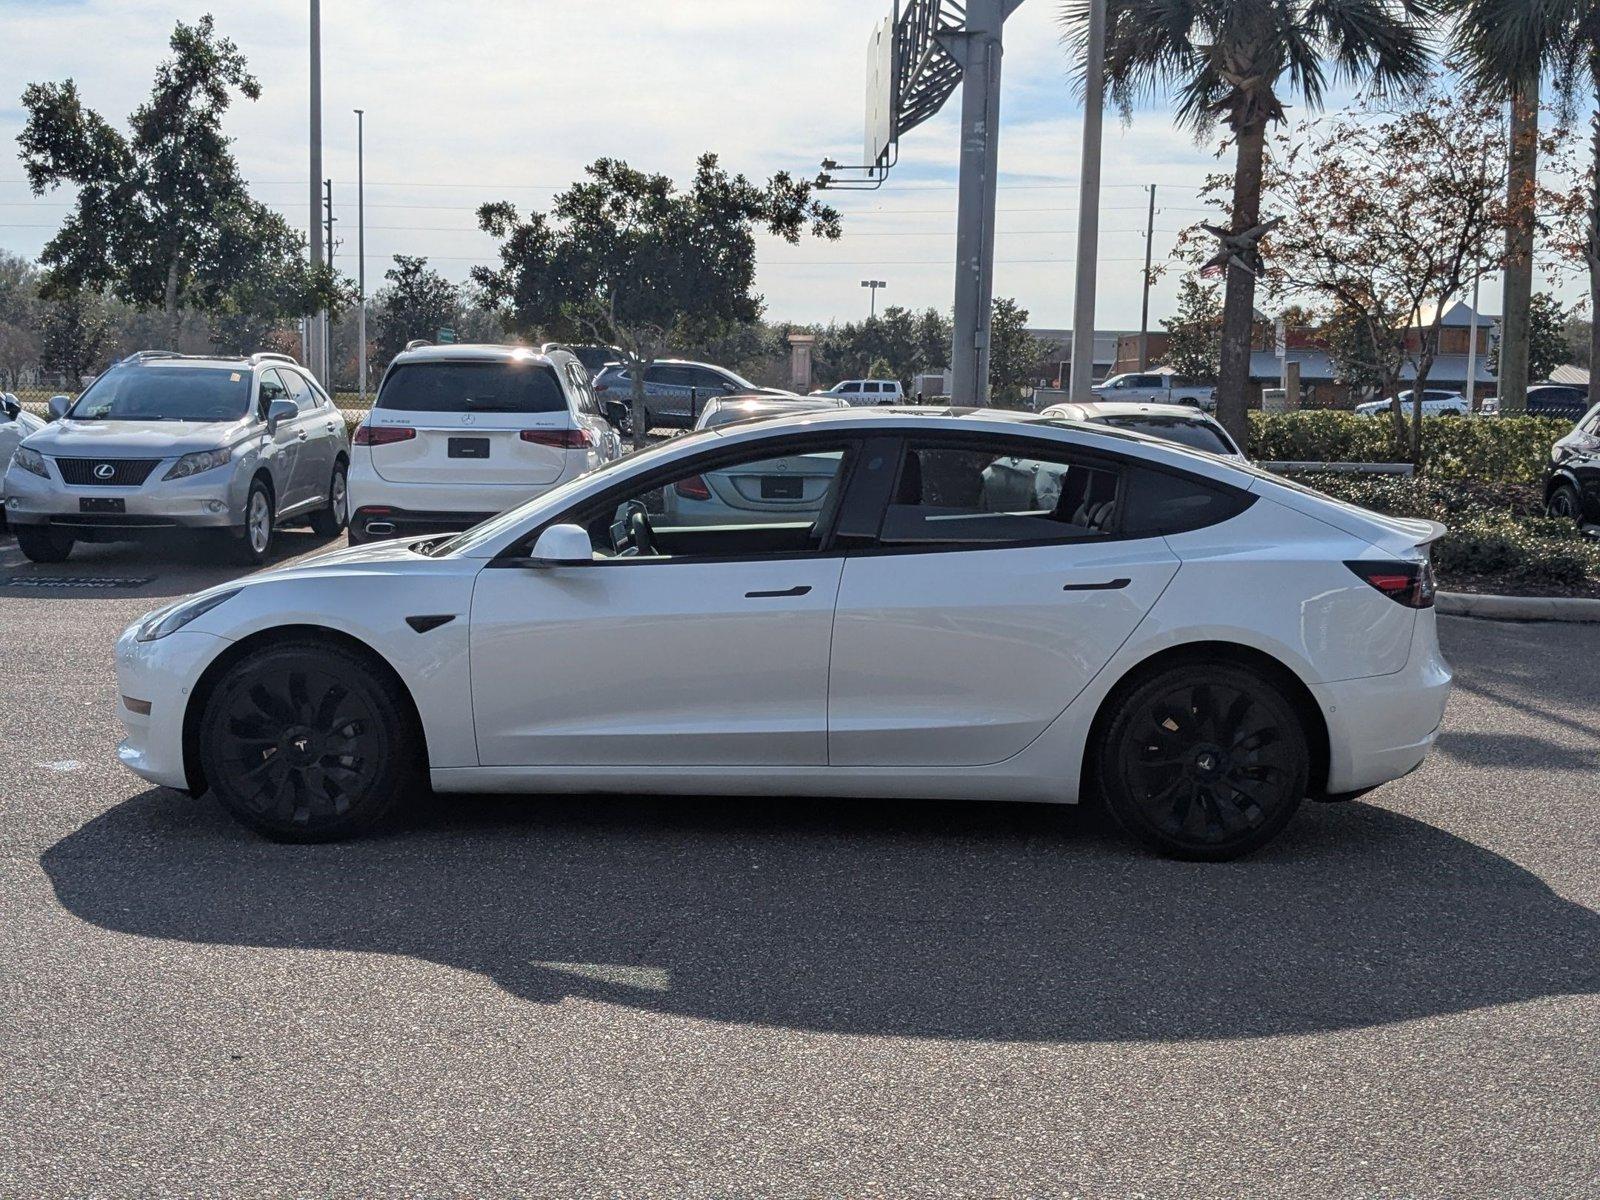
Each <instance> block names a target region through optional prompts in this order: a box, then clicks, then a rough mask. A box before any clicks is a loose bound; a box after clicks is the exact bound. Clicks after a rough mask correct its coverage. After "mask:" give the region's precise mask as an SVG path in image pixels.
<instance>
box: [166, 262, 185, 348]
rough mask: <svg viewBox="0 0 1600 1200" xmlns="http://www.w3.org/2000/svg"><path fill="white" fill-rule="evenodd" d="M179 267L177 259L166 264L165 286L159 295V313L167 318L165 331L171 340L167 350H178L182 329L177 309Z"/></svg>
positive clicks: (181, 315) (179, 313)
mask: <svg viewBox="0 0 1600 1200" xmlns="http://www.w3.org/2000/svg"><path fill="white" fill-rule="evenodd" d="M180 271H181V267H180V264H179V262H178V260H177V258H173V259H172V260H171V261H169V262H168V263H167V286H166V288H165V289H164V290H163V292H162V295H161V311H162V313H164V314H165V315H166V318H167V331H168V335H169V336H170V337H171V339H172V344H171V345H170V346H167V347H166V349H168V350H176V349H177V348H178V333H179V331H180V330H181V329H182V328H183V313H182V312H181V311H180V310H179V308H178V278H179V275H180Z"/></svg>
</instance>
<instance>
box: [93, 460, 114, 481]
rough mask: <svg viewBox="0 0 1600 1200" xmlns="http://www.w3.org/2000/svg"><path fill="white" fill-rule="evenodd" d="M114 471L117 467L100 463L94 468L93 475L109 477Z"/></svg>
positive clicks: (103, 477) (102, 477)
mask: <svg viewBox="0 0 1600 1200" xmlns="http://www.w3.org/2000/svg"><path fill="white" fill-rule="evenodd" d="M116 473H117V469H116V468H115V467H114V466H112V465H111V464H110V463H101V464H100V465H99V466H97V467H96V468H95V469H94V477H95V478H96V479H110V478H111V477H112V476H113V475H115V474H116Z"/></svg>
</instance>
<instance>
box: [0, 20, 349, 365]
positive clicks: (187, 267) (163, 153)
mask: <svg viewBox="0 0 1600 1200" xmlns="http://www.w3.org/2000/svg"><path fill="white" fill-rule="evenodd" d="M171 46H172V52H173V53H172V57H171V58H170V59H168V60H167V61H165V62H163V63H162V64H161V65H160V66H159V67H158V68H157V70H156V79H155V86H154V88H153V89H152V91H151V94H150V99H149V100H148V101H147V102H146V103H144V104H142V105H140V107H139V108H138V109H136V110H135V111H134V113H133V114H132V116H131V117H130V118H129V126H130V133H129V134H128V135H123V134H121V133H119V132H118V131H117V130H116V129H114V128H112V126H111V125H110V123H109V122H107V121H106V120H105V119H104V118H103V117H101V116H100V115H99V114H98V113H96V112H94V111H93V110H92V109H89V108H86V107H85V106H84V104H83V100H82V98H81V97H80V96H79V94H78V87H77V84H76V83H74V82H73V81H72V80H71V79H68V80H66V81H65V82H64V83H34V84H29V85H28V87H27V89H26V90H25V91H24V92H23V94H22V104H23V107H24V108H25V109H26V110H27V113H28V120H27V124H26V126H25V127H24V129H23V131H22V133H21V134H20V135H19V136H18V138H17V142H18V144H19V145H20V146H21V148H22V152H21V159H22V163H23V167H24V168H25V169H26V171H27V173H28V182H29V184H30V185H31V186H32V189H33V193H34V195H36V196H37V195H43V194H44V193H45V192H46V191H48V190H50V189H53V188H56V187H59V186H62V185H67V186H71V187H74V188H76V189H77V200H76V205H75V207H74V210H73V212H72V213H71V214H70V215H69V216H68V217H67V219H66V220H65V221H64V222H63V224H62V226H61V229H60V231H59V232H57V234H56V235H55V237H53V238H51V239H50V241H49V243H48V244H46V246H45V248H44V252H43V254H42V255H41V261H42V263H43V264H44V266H45V268H46V280H45V283H46V289H47V290H48V291H57V292H75V291H81V290H83V289H86V288H87V289H89V290H91V291H100V290H102V289H109V290H110V291H111V292H112V294H114V295H115V296H118V297H120V298H121V299H123V300H126V301H128V302H130V303H132V304H135V305H137V306H139V307H141V308H157V309H160V310H161V311H162V312H163V313H164V314H165V315H166V318H167V324H168V328H169V330H170V332H171V335H172V336H173V338H174V340H175V339H176V334H177V331H178V328H179V326H180V324H181V321H180V317H181V314H182V312H183V310H185V309H202V310H207V311H229V310H231V311H251V312H258V313H261V314H263V315H271V316H279V317H293V316H299V315H302V314H305V313H308V312H312V311H314V310H315V309H317V308H319V307H322V306H331V305H334V304H336V303H337V302H338V299H339V296H340V289H339V287H338V286H337V285H336V282H335V279H334V276H333V273H332V272H331V271H330V270H327V269H323V270H321V271H319V272H312V271H311V270H310V268H309V267H308V266H307V265H306V264H305V262H304V261H303V259H302V255H303V254H304V251H305V239H304V238H303V237H302V236H301V235H300V234H298V233H296V232H295V231H294V230H293V229H292V228H291V227H290V226H289V224H288V223H287V222H286V221H285V220H284V219H283V218H282V217H281V216H279V215H278V214H276V213H274V212H273V211H272V210H270V209H268V208H267V207H266V206H264V205H262V204H260V203H258V202H256V201H255V200H252V199H251V198H250V195H249V193H248V191H247V189H246V186H245V181H244V180H243V179H242V178H241V177H240V175H239V168H238V165H237V163H235V161H234V157H233V152H232V150H231V148H230V147H231V139H229V138H228V137H227V136H225V135H224V134H223V132H222V116H223V114H224V113H225V112H226V111H227V109H228V107H229V105H230V104H231V103H232V101H233V97H234V94H235V93H237V94H239V95H242V96H244V97H245V98H247V99H250V100H254V99H256V98H257V97H259V96H260V94H261V85H260V84H259V83H257V81H256V79H255V77H254V76H253V75H251V74H250V72H249V71H248V69H247V68H246V63H245V58H244V55H243V54H241V53H240V52H239V49H238V47H237V46H235V45H234V44H233V42H232V41H230V40H228V39H227V38H219V37H218V36H217V34H216V29H215V26H214V24H213V22H212V19H211V17H210V16H209V15H207V16H204V17H201V18H200V20H199V22H197V23H196V24H194V25H185V24H183V23H182V22H181V21H180V22H179V23H178V25H177V27H176V28H175V29H174V30H173V33H172V39H171Z"/></svg>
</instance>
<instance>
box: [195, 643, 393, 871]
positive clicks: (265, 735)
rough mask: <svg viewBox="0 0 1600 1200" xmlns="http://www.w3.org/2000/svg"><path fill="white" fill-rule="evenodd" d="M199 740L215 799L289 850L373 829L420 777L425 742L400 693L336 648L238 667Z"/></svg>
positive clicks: (281, 654)
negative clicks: (288, 844)
mask: <svg viewBox="0 0 1600 1200" xmlns="http://www.w3.org/2000/svg"><path fill="white" fill-rule="evenodd" d="M199 732H200V762H201V769H202V770H203V771H204V773H205V778H206V783H207V785H208V787H209V788H210V790H211V792H212V794H213V795H215V796H216V797H217V799H218V800H219V801H221V803H222V806H223V807H224V808H226V809H227V810H228V812H229V813H231V814H232V815H233V816H234V817H235V818H236V819H237V820H239V821H240V822H242V823H243V824H245V825H247V826H249V827H250V828H251V829H254V830H255V831H256V832H258V833H261V834H263V835H265V836H266V837H269V838H273V839H276V840H280V841H294V842H323V841H333V840H336V839H338V838H344V837H350V836H352V835H354V834H358V833H362V832H365V831H367V830H369V829H372V828H373V827H375V826H377V825H378V824H380V823H381V822H382V821H383V820H384V819H385V818H386V817H387V816H389V814H390V813H391V812H392V811H393V810H394V808H395V806H396V804H397V803H398V802H399V801H400V799H401V798H402V797H403V796H404V795H406V794H407V793H408V792H409V791H410V790H411V789H412V788H413V787H414V786H415V784H416V781H417V778H418V776H419V770H418V767H419V764H420V761H421V758H420V754H419V741H418V735H417V734H416V733H415V732H414V728H413V724H412V722H411V720H409V719H408V717H407V710H406V706H405V704H404V702H403V699H402V697H401V696H400V695H399V694H398V689H397V688H396V686H395V685H394V683H393V682H392V681H390V680H388V679H386V678H384V677H383V676H381V675H380V674H379V673H378V672H376V671H374V670H373V669H372V667H371V666H370V665H369V664H368V663H366V662H364V661H363V660H362V659H361V658H360V657H359V656H358V655H356V654H353V653H351V652H350V651H349V650H347V649H345V648H343V647H341V646H337V645H332V644H329V643H324V642H319V641H314V640H306V641H295V642H284V643H280V644H277V645H273V646H268V647H264V648H263V649H261V650H259V651H257V652H255V653H253V654H249V655H246V656H245V657H244V658H243V659H241V660H239V661H238V662H236V663H234V664H233V665H232V666H231V667H230V668H228V671H227V675H226V676H225V677H224V678H223V679H222V680H221V681H220V682H219V683H218V684H217V686H216V687H215V688H214V689H212V691H211V693H210V695H209V697H208V698H207V700H206V707H205V712H204V714H203V716H202V718H201V724H200V731H199Z"/></svg>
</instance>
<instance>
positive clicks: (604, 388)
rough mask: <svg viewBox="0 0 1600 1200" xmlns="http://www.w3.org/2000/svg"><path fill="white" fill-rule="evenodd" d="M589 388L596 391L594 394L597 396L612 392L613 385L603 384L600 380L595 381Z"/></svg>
mask: <svg viewBox="0 0 1600 1200" xmlns="http://www.w3.org/2000/svg"><path fill="white" fill-rule="evenodd" d="M589 386H590V387H591V388H593V389H594V393H595V395H597V396H598V395H599V394H600V393H601V392H609V391H610V390H611V385H610V384H609V383H601V382H600V381H599V380H598V379H597V380H595V381H594V382H593V383H591V384H590V385H589Z"/></svg>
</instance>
